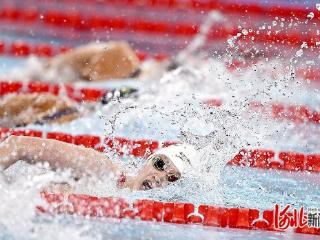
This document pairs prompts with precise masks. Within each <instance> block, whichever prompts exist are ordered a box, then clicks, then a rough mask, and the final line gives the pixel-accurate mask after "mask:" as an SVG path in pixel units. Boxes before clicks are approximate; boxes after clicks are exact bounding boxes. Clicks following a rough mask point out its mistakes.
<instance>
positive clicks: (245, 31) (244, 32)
mask: <svg viewBox="0 0 320 240" xmlns="http://www.w3.org/2000/svg"><path fill="white" fill-rule="evenodd" d="M241 32H242V34H243V35H248V33H249V32H248V30H247V29H242V31H241Z"/></svg>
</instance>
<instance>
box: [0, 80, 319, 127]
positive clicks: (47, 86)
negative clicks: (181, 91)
mask: <svg viewBox="0 0 320 240" xmlns="http://www.w3.org/2000/svg"><path fill="white" fill-rule="evenodd" d="M112 90H113V89H107V88H105V89H101V88H89V87H82V88H77V87H75V86H73V85H72V84H52V83H44V82H35V81H31V82H20V81H4V80H3V81H1V80H0V97H2V96H5V95H8V94H12V93H15V94H18V93H52V94H54V95H59V94H61V93H62V92H63V93H65V94H66V96H67V97H68V98H70V99H72V100H74V101H76V102H79V103H80V102H98V101H101V98H102V97H103V96H104V95H105V94H106V93H108V92H111V91H112ZM204 104H207V105H209V106H213V107H218V106H221V105H222V104H223V101H222V100H221V99H207V100H205V101H204ZM250 109H252V110H254V111H260V112H263V113H265V114H268V115H269V116H271V117H272V118H274V119H276V120H289V121H292V122H294V123H296V124H299V123H313V124H320V112H318V111H316V110H312V109H311V108H310V107H308V106H305V105H302V104H300V105H286V104H283V103H271V104H262V103H260V102H257V101H256V102H252V103H251V106H250Z"/></svg>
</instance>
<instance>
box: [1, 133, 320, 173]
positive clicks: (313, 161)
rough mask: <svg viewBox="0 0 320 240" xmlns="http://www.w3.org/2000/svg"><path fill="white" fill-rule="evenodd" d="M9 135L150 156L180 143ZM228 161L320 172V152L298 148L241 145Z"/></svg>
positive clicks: (81, 136) (97, 137) (56, 134)
mask: <svg viewBox="0 0 320 240" xmlns="http://www.w3.org/2000/svg"><path fill="white" fill-rule="evenodd" d="M10 135H15V136H30V137H39V138H43V139H55V140H58V141H62V142H66V143H71V144H75V145H81V146H84V147H88V148H93V149H95V150H97V151H100V152H104V151H110V150H111V151H114V152H115V153H117V154H118V155H119V156H133V157H139V158H147V157H148V156H149V155H150V154H152V153H153V152H155V151H156V150H158V149H160V148H163V147H166V146H170V145H172V144H175V143H178V142H177V141H163V142H159V141H156V140H152V139H128V138H125V137H114V138H109V137H100V136H93V135H89V134H80V135H72V134H68V133H62V132H43V131H38V130H30V129H26V130H23V129H8V128H0V140H4V139H6V138H7V137H8V136H10ZM227 165H229V166H241V167H249V168H260V169H265V170H268V169H273V170H283V171H291V172H314V173H319V172H320V153H319V154H317V153H314V154H304V153H299V152H291V151H281V152H278V153H277V152H275V151H273V150H268V149H242V150H240V151H239V153H238V154H237V155H236V156H234V158H233V159H231V160H230V161H229V162H228V163H227Z"/></svg>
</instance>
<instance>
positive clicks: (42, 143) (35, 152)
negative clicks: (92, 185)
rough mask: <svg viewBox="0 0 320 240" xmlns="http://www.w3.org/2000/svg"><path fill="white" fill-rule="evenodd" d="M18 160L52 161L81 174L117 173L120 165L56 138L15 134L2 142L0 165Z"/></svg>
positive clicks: (95, 152) (52, 165)
mask: <svg viewBox="0 0 320 240" xmlns="http://www.w3.org/2000/svg"><path fill="white" fill-rule="evenodd" d="M18 160H27V161H28V162H32V163H33V162H48V163H49V165H50V166H51V167H53V168H71V169H73V170H74V172H75V174H76V175H77V176H81V175H86V174H89V175H100V174H108V173H114V174H116V171H117V166H115V165H114V164H113V163H112V162H111V161H110V159H108V158H107V157H105V156H104V155H103V154H101V153H100V152H98V151H95V150H93V149H90V148H85V147H82V146H76V145H73V144H69V143H64V142H60V141H57V140H52V139H41V138H33V137H22V136H19V137H16V136H11V137H9V138H8V139H6V140H5V141H4V142H2V143H0V166H1V167H3V168H7V167H9V166H10V165H12V164H14V163H15V162H17V161H18Z"/></svg>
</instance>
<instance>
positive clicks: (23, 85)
mask: <svg viewBox="0 0 320 240" xmlns="http://www.w3.org/2000/svg"><path fill="white" fill-rule="evenodd" d="M109 91H111V89H96V88H76V87H74V86H73V85H71V84H60V85H59V84H49V83H44V82H19V81H13V82H10V81H0V97H1V96H5V95H7V94H11V93H52V94H54V95H59V94H60V93H61V92H65V93H66V95H67V97H69V98H70V99H72V100H74V101H77V102H97V101H99V100H100V99H101V97H102V96H103V95H104V94H106V93H107V92H109Z"/></svg>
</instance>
